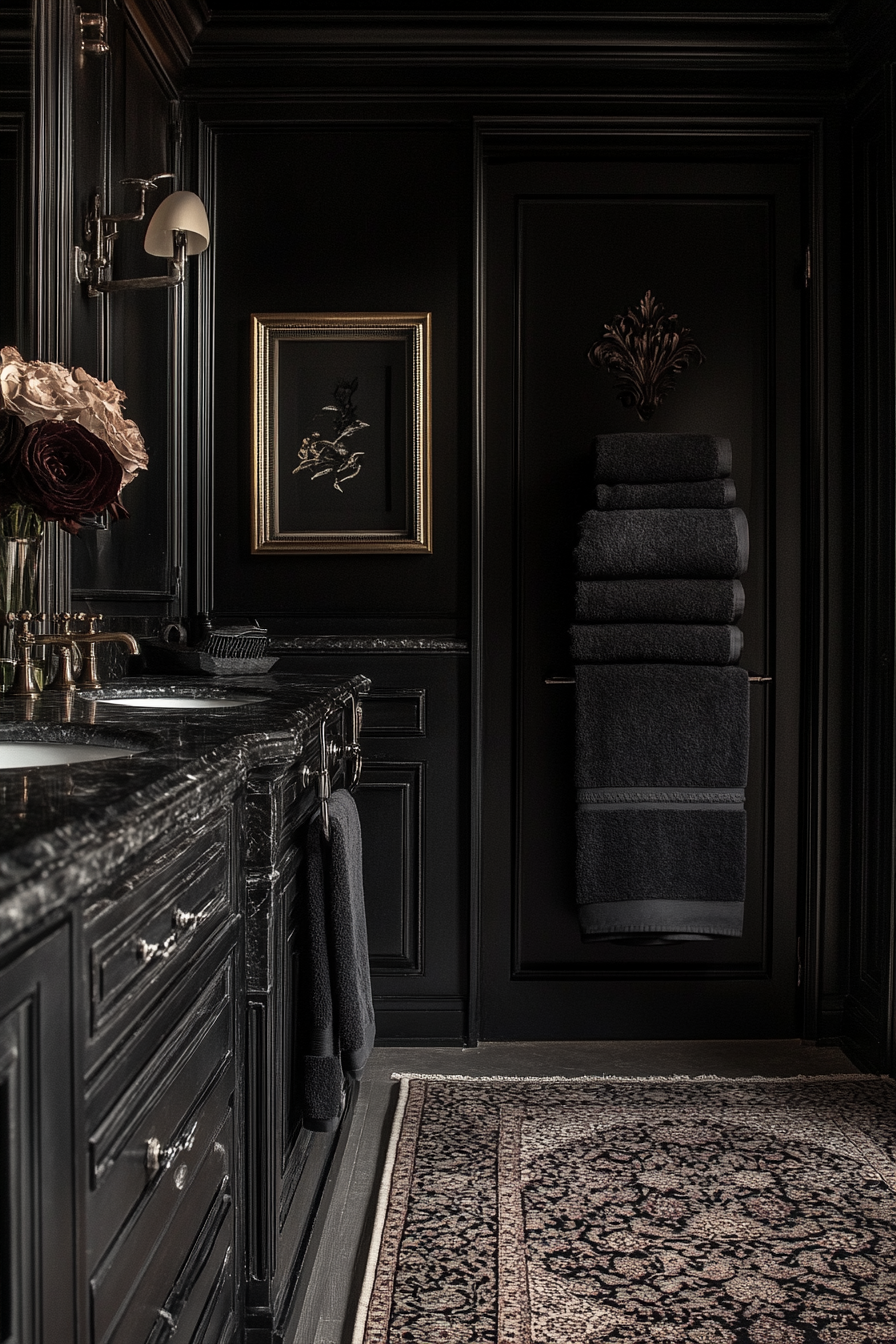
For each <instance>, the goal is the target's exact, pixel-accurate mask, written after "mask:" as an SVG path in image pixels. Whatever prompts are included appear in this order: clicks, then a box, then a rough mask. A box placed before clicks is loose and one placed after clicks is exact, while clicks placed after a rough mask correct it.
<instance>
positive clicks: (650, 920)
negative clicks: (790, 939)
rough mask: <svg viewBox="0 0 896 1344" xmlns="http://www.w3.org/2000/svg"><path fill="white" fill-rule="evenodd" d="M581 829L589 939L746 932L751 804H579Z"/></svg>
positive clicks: (580, 894)
mask: <svg viewBox="0 0 896 1344" xmlns="http://www.w3.org/2000/svg"><path fill="white" fill-rule="evenodd" d="M656 792H660V791H659V790H657V791H656ZM682 792H684V791H682ZM576 830H577V840H578V844H577V854H576V900H577V904H578V913H579V921H580V926H581V930H582V936H583V938H584V939H585V940H586V941H589V940H596V939H603V938H620V937H629V938H636V939H639V940H645V941H651V942H666V941H672V942H681V941H688V940H691V939H694V940H700V939H703V938H707V937H727V938H739V937H740V936H741V934H742V932H743V914H744V884H745V872H746V836H747V824H746V813H745V812H744V810H743V805H742V804H740V803H737V802H733V803H724V802H723V803H720V804H717V805H715V806H706V805H705V804H704V805H700V804H693V805H690V806H689V805H687V804H685V803H675V802H672V803H666V804H663V803H660V802H655V803H653V804H652V805H641V806H640V807H626V806H624V805H615V804H612V803H610V804H601V803H596V804H590V805H589V804H584V805H582V804H580V806H579V808H578V811H577V815H576Z"/></svg>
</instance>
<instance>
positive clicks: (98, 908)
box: [85, 816, 235, 1068]
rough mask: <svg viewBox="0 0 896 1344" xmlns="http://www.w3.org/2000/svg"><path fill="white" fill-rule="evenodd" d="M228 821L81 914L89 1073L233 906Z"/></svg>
mask: <svg viewBox="0 0 896 1344" xmlns="http://www.w3.org/2000/svg"><path fill="white" fill-rule="evenodd" d="M230 830H231V826H230V818H229V816H228V817H225V818H221V819H220V820H219V822H218V824H217V825H216V826H214V827H212V828H211V829H210V830H209V831H208V832H207V833H206V834H205V835H203V836H202V837H200V838H199V839H198V840H196V841H194V842H193V843H192V844H190V845H188V846H184V847H183V848H182V849H181V851H180V852H179V853H178V854H177V855H176V856H175V857H173V858H172V857H171V856H168V857H167V858H166V860H165V862H164V863H159V864H157V865H155V866H154V867H153V868H152V869H151V870H150V871H149V872H148V873H146V874H144V875H141V877H140V879H139V881H135V882H134V883H133V885H131V886H130V888H129V889H126V890H125V891H124V892H123V893H122V894H121V895H116V896H115V897H114V898H113V897H110V898H108V899H106V900H103V901H101V902H97V903H95V904H94V905H93V906H92V907H91V908H90V909H89V910H88V911H87V913H86V917H85V938H86V941H87V962H88V967H89V976H90V988H89V992H90V1005H89V1009H90V1012H89V1040H88V1062H89V1064H88V1068H90V1067H92V1066H93V1065H94V1064H95V1061H96V1058H97V1056H98V1055H100V1054H102V1053H104V1052H105V1051H106V1050H108V1049H109V1048H110V1046H111V1045H112V1044H113V1043H114V1041H115V1040H116V1039H117V1038H118V1036H119V1035H120V1034H121V1033H122V1032H124V1031H126V1030H127V1029H128V1028H130V1027H131V1026H132V1025H133V1023H134V1022H135V1021H136V1019H137V1018H138V1017H139V1016H140V1015H142V1014H143V1013H144V1012H145V1011H147V1010H148V1008H149V1007H150V1005H151V1004H152V1002H153V1001H154V1000H155V999H156V998H157V997H158V996H159V995H160V994H162V993H163V991H164V990H165V988H166V987H167V985H168V984H169V983H170V982H171V980H172V978H174V977H176V976H179V975H181V974H182V972H183V969H184V966H185V964H186V963H187V962H189V961H190V960H191V959H192V958H193V957H194V956H195V955H196V954H197V953H198V952H199V951H200V950H201V948H202V946H203V944H204V943H205V941H206V940H207V939H208V938H209V937H210V935H211V934H212V933H213V931H214V930H215V928H216V927H217V926H218V925H219V924H220V923H221V921H222V920H224V919H226V918H227V917H228V915H229V914H230V912H231V910H232V909H233V906H234V895H235V893H234V882H233V875H232V862H231V853H230V849H231V842H230Z"/></svg>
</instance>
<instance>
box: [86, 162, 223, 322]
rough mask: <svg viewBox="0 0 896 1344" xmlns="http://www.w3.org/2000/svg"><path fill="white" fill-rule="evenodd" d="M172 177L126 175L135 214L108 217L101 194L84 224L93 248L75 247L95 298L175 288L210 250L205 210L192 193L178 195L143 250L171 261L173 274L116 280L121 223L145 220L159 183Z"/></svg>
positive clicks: (166, 203)
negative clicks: (192, 262)
mask: <svg viewBox="0 0 896 1344" xmlns="http://www.w3.org/2000/svg"><path fill="white" fill-rule="evenodd" d="M166 179H170V180H171V181H172V182H174V181H175V177H174V174H173V173H156V174H155V175H154V176H153V177H148V178H143V177H123V178H122V179H121V182H122V186H130V187H136V188H137V192H138V194H139V198H140V200H139V207H138V209H137V210H135V211H133V212H132V213H131V214H125V215H104V214H103V203H102V197H101V196H100V195H99V193H97V195H96V196H94V198H93V208H92V209H91V212H90V214H89V215H88V216H87V218H86V219H85V221H84V237H85V238H86V239H87V242H88V243H89V245H90V247H89V250H85V249H84V248H82V247H76V248H75V272H76V275H77V277H78V280H79V281H80V282H81V283H82V284H86V285H87V293H88V295H89V297H90V298H91V299H96V298H99V296H100V294H108V293H112V292H114V291H116V290H119V289H173V288H174V286H175V285H179V284H181V282H182V281H183V278H184V263H185V260H186V258H187V257H192V256H195V255H196V253H197V252H204V251H205V249H206V248H207V247H208V242H209V237H210V230H209V224H208V215H207V214H206V213H205V206H204V205H203V204H202V202H201V201H200V199H199V197H198V196H197V195H195V193H194V192H192V191H172V192H171V194H170V196H166V197H165V199H164V200H163V201H162V203H161V205H160V206H159V208H158V210H156V212H155V214H154V215H153V217H152V219H151V220H150V221H149V226H148V228H147V230H146V237H145V239H144V242H143V246H144V248H145V249H146V251H147V252H148V253H149V254H150V256H153V257H167V258H168V274H167V275H148V276H144V277H140V278H137V277H135V278H134V279H133V280H110V279H108V278H107V277H108V276H109V275H110V274H111V271H112V255H113V252H114V249H115V243H116V240H117V238H118V225H119V224H125V223H130V222H131V221H135V222H139V221H140V220H142V219H143V217H144V214H145V211H146V193H147V192H148V191H156V190H157V189H158V184H159V182H162V181H165V180H166Z"/></svg>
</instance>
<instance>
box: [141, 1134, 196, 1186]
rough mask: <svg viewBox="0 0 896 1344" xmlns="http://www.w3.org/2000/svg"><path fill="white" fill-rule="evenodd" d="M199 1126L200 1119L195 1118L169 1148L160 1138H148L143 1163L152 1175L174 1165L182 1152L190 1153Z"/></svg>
mask: <svg viewBox="0 0 896 1344" xmlns="http://www.w3.org/2000/svg"><path fill="white" fill-rule="evenodd" d="M198 1127H199V1121H198V1120H194V1121H193V1124H192V1125H191V1126H190V1128H189V1129H188V1130H186V1132H185V1133H184V1134H182V1135H181V1136H180V1138H179V1139H175V1140H174V1143H170V1144H169V1145H168V1147H167V1148H163V1147H162V1144H161V1142H160V1140H159V1139H155V1138H153V1139H147V1140H146V1156H145V1157H144V1159H143V1165H144V1167H145V1168H146V1170H147V1171H148V1172H149V1174H150V1176H155V1174H156V1172H157V1171H161V1170H162V1168H163V1167H170V1166H172V1165H173V1163H174V1161H175V1159H176V1158H178V1157H180V1155H181V1153H188V1152H189V1151H190V1149H191V1148H192V1147H193V1143H194V1140H195V1138H196V1130H197V1129H198ZM181 1188H182V1187H181V1186H178V1189H179V1190H180V1189H181Z"/></svg>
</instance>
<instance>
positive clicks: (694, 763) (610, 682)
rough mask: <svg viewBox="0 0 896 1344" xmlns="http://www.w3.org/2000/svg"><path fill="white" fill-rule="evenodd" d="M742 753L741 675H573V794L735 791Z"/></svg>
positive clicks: (709, 671)
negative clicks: (589, 791) (580, 791)
mask: <svg viewBox="0 0 896 1344" xmlns="http://www.w3.org/2000/svg"><path fill="white" fill-rule="evenodd" d="M748 749H749V677H748V674H747V671H746V669H745V668H741V667H685V666H681V665H677V664H674V663H668V664H664V663H653V664H646V665H639V664H637V663H635V664H625V663H607V664H603V665H602V664H599V663H593V664H588V663H586V664H583V665H582V666H581V667H577V668H576V738H575V773H576V778H575V784H576V788H577V789H586V790H587V789H595V788H597V789H601V788H643V787H646V786H650V787H653V788H723V789H732V788H734V789H743V788H744V787H745V785H746V782H747V754H748ZM583 801H588V800H587V799H584V800H583Z"/></svg>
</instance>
